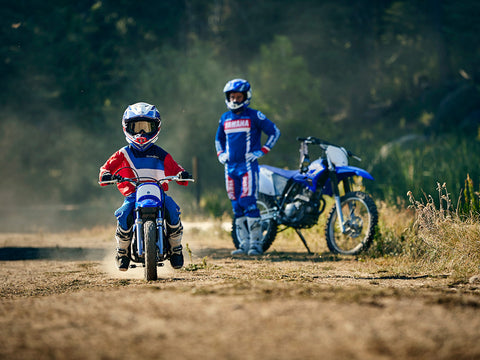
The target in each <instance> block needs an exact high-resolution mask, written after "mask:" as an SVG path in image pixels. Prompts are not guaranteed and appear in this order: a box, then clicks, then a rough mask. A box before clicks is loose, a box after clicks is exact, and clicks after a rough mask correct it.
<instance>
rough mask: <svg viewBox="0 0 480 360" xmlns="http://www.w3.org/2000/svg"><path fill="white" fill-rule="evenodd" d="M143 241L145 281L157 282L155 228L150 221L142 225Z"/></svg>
mask: <svg viewBox="0 0 480 360" xmlns="http://www.w3.org/2000/svg"><path fill="white" fill-rule="evenodd" d="M143 237H144V239H145V273H144V275H145V280H147V281H152V280H157V227H156V226H155V223H154V222H153V221H152V220H147V221H145V223H144V224H143Z"/></svg>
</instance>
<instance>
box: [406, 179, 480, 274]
mask: <svg viewBox="0 0 480 360" xmlns="http://www.w3.org/2000/svg"><path fill="white" fill-rule="evenodd" d="M437 189H438V203H437V204H436V203H435V201H434V199H433V197H432V196H425V201H418V200H416V199H414V198H413V195H412V194H411V193H409V197H410V202H411V204H412V205H411V207H412V208H413V209H414V210H415V222H414V224H413V225H412V227H411V229H410V235H409V236H410V239H411V242H414V243H415V244H416V245H417V246H416V248H415V249H414V251H413V250H410V251H407V252H406V255H407V256H409V257H410V258H412V260H417V261H418V263H419V266H421V267H422V268H424V269H426V270H429V271H432V272H448V273H450V274H451V275H452V276H453V277H454V278H456V279H458V280H466V279H467V278H468V277H469V276H471V275H473V274H477V273H479V269H480V221H479V219H478V217H477V216H475V215H474V214H470V215H469V216H461V215H460V214H459V213H458V211H456V210H454V209H453V207H452V203H451V199H450V195H449V194H448V191H447V187H446V185H445V184H443V185H440V184H438V188H437Z"/></svg>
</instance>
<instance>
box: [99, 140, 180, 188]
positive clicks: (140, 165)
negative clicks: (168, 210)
mask: <svg viewBox="0 0 480 360" xmlns="http://www.w3.org/2000/svg"><path fill="white" fill-rule="evenodd" d="M123 167H129V168H133V169H135V171H136V172H137V174H138V176H140V177H143V176H148V177H152V178H155V179H161V178H164V177H165V176H172V175H177V174H178V173H179V172H181V171H183V170H184V169H183V168H182V167H181V166H180V165H178V164H177V163H176V162H175V160H173V158H172V156H171V155H170V154H169V153H167V152H166V151H165V150H163V149H162V148H161V147H159V146H157V145H152V146H150V147H149V148H148V149H147V150H145V151H140V150H137V149H135V148H133V147H131V146H125V147H123V148H121V149H120V150H118V151H117V152H115V153H114V154H113V155H112V156H110V158H109V159H108V160H107V162H106V163H105V164H104V165H103V166H102V167H101V168H100V175H99V179H101V178H102V175H103V174H106V173H110V174H115V172H116V171H117V170H118V169H120V168H123ZM129 168H126V169H122V170H120V171H119V172H118V173H117V174H118V175H120V176H122V177H125V178H134V177H135V176H136V175H135V173H134V171H133V170H131V169H129ZM177 183H178V184H180V185H187V184H188V182H186V181H178V182H177ZM117 187H118V190H119V191H120V192H121V193H122V195H124V196H128V195H130V194H132V193H133V192H135V187H134V186H133V185H132V184H130V183H129V182H122V183H118V184H117ZM163 189H164V190H165V191H167V190H168V184H167V183H164V184H163Z"/></svg>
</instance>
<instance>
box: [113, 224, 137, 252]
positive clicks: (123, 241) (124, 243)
mask: <svg viewBox="0 0 480 360" xmlns="http://www.w3.org/2000/svg"><path fill="white" fill-rule="evenodd" d="M132 228H133V226H132V227H130V229H128V230H123V229H122V227H121V226H120V225H118V224H117V229H116V230H115V240H116V241H117V250H128V248H129V247H130V242H131V241H132Z"/></svg>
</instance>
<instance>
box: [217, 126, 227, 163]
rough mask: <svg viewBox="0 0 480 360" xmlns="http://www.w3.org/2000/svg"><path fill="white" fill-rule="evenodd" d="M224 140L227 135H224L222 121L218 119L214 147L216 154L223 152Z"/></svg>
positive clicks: (224, 148)
mask: <svg viewBox="0 0 480 360" xmlns="http://www.w3.org/2000/svg"><path fill="white" fill-rule="evenodd" d="M226 141H227V137H226V136H225V131H224V129H223V121H222V119H220V121H219V124H218V129H217V134H216V135H215V149H216V150H217V156H219V155H220V154H222V153H224V152H225V150H226V145H225V144H226Z"/></svg>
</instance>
